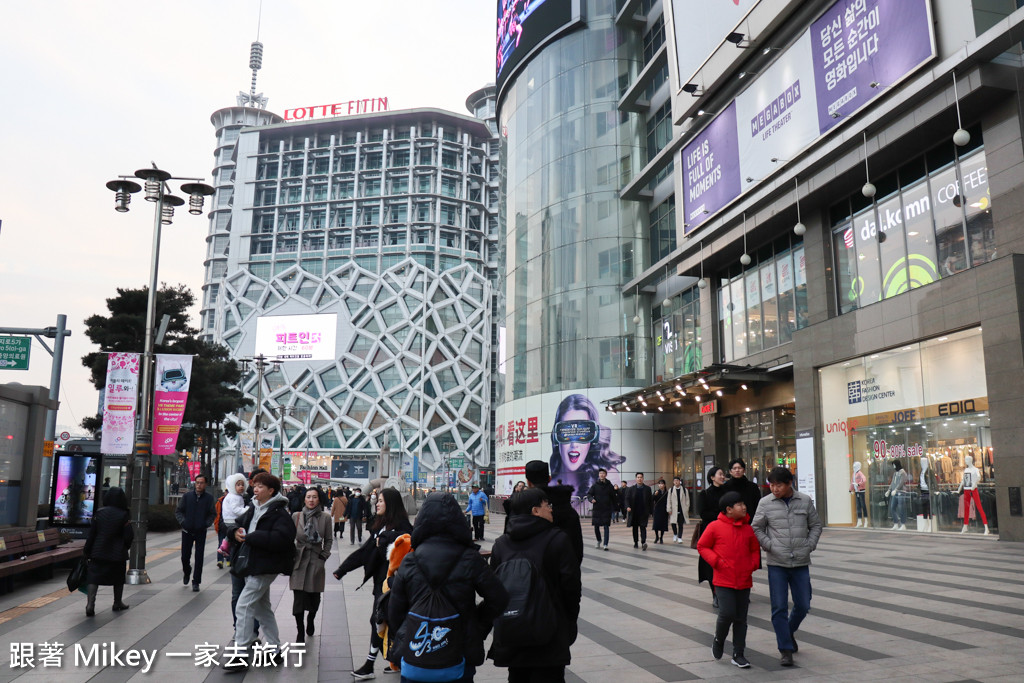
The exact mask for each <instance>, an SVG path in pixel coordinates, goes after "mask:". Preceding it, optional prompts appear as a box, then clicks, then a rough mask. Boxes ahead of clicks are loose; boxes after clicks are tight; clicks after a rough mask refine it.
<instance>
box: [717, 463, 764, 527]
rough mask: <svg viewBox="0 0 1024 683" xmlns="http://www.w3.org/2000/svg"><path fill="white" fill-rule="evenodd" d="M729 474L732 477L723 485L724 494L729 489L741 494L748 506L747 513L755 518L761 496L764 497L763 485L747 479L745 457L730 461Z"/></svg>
mask: <svg viewBox="0 0 1024 683" xmlns="http://www.w3.org/2000/svg"><path fill="white" fill-rule="evenodd" d="M729 474H730V475H731V476H732V478H731V479H729V480H728V481H727V482H725V484H724V485H723V486H722V495H725V494H726V493H728V492H729V491H735V492H736V493H738V494H740V496H741V497H742V498H743V503H744V504H745V505H746V506H747V514H748V515H750V519H754V515H755V514H756V513H757V505H758V503H760V502H761V498H763V496H762V495H761V487H759V486H758V485H757V484H755V483H754V482H752V481H750V480H749V479H747V477H746V474H747V463H745V462H743V458H733V460H732V462H730V463H729Z"/></svg>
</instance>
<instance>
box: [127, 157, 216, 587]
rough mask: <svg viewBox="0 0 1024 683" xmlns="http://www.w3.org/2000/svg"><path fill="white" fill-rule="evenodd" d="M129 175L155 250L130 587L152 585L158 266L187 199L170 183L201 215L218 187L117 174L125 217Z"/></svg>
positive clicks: (146, 171) (165, 176) (142, 172)
mask: <svg viewBox="0 0 1024 683" xmlns="http://www.w3.org/2000/svg"><path fill="white" fill-rule="evenodd" d="M130 177H135V178H140V179H141V180H143V181H144V183H145V199H146V201H148V202H154V210H153V249H152V253H151V254H150V264H149V292H148V293H147V294H148V296H147V298H146V329H145V340H144V342H143V352H142V368H141V370H142V373H141V374H142V378H141V380H142V381H141V386H140V392H141V395H140V397H139V412H138V417H137V420H136V427H135V456H134V459H133V460H132V462H131V487H132V496H131V510H130V513H131V523H132V526H133V527H134V531H135V538H134V540H133V541H132V547H131V550H130V551H129V553H128V575H127V577H126V581H127V582H128V583H129V584H131V585H138V584H142V583H150V579H149V575H148V574H146V526H147V523H148V521H149V467H150V461H151V458H152V440H153V435H152V432H150V423H151V419H150V410H151V407H152V386H153V365H152V363H153V335H154V332H155V327H156V288H157V284H158V282H157V275H158V271H159V267H160V231H161V228H162V227H163V226H164V225H170V224H171V221H172V219H173V218H174V209H175V207H178V206H182V205H183V204H184V203H185V200H184V199H182V198H181V197H176V196H174V195H172V194H170V193H169V190H168V187H167V181H168V180H188V181H190V182H187V183H185V184H183V185H182V186H181V191H182V192H184V193H186V194H188V195H189V209H188V212H189V213H190V214H192V215H195V216H199V215H202V213H203V202H204V200H205V198H206V197H208V196H209V195H212V194H213V193H214V189H213V188H212V187H210V186H209V185H206V184H205V183H202V182H199V181H200V179H199V178H177V177H174V176H172V175H171V174H170V173H168V172H167V171H162V170H160V169H159V168H157V167H156V165H155V164H154V165H153V168H142V169H139V170H138V171H136V172H135V175H134V176H119V177H118V178H117V179H116V180H111V181H110V182H109V183H107V188H108V189H110V190H113V191H114V197H115V200H114V201H115V204H114V210H115V211H117V212H118V213H126V212H127V211H128V204H129V203H130V202H131V199H132V195H133V194H134V193H136V192H138V191H139V190H141V189H142V187H141V186H140V185H139V184H138V183H136V182H135V181H133V180H130V179H129V178H130Z"/></svg>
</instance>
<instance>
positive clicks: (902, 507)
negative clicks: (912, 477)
mask: <svg viewBox="0 0 1024 683" xmlns="http://www.w3.org/2000/svg"><path fill="white" fill-rule="evenodd" d="M892 466H893V467H895V468H896V471H894V472H893V473H892V481H891V482H890V483H889V490H888V491H886V492H885V497H886V498H889V515H890V517H892V528H893V530H895V531H906V529H907V471H906V470H905V469H903V463H901V462H900V461H899V460H893V463H892Z"/></svg>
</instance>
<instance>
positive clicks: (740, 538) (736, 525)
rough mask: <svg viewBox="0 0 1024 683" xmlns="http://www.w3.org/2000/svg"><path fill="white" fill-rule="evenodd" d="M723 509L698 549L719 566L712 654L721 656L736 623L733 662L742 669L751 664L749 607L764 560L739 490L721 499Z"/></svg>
mask: <svg viewBox="0 0 1024 683" xmlns="http://www.w3.org/2000/svg"><path fill="white" fill-rule="evenodd" d="M718 507H719V509H720V510H721V511H722V512H721V513H720V514H719V515H718V519H716V520H715V521H713V522H711V524H708V526H707V529H705V530H704V533H703V534H702V535H701V537H700V540H699V541H698V542H697V551H698V552H699V553H700V556H701V557H703V558H704V561H705V562H707V563H708V564H710V565H711V566H712V568H714V570H715V579H714V581H715V594H716V595H717V596H718V623H717V624H716V625H715V640H714V643H712V645H711V654H713V655H714V657H715V659H721V658H722V653H723V652H724V651H725V637H726V636H727V635H729V627H730V626H732V663H733V664H735V665H736V666H738V667H740V668H741V669H746V668H748V667H749V666H750V662H748V661H747V659H746V657H744V656H743V651H744V649H745V647H746V643H747V608H748V607H750V587H751V586H753V585H754V582H753V580H752V579H751V576H752V575H753V573H754V572H755V571H756V570H757V568H758V565H759V564H760V560H761V546H760V544H759V543H758V542H757V537H756V536H754V530H753V529H752V528H751V526H750V516H749V515H748V514H747V506H746V504H745V503H744V502H743V498H742V497H741V496H740V494H738V493H736V492H735V491H730V492H729V493H727V494H725V495H724V496H722V498H721V500H719V502H718Z"/></svg>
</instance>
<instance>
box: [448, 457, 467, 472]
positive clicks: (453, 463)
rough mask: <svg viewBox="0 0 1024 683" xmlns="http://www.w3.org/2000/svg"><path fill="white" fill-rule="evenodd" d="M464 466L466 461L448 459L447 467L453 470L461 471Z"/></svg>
mask: <svg viewBox="0 0 1024 683" xmlns="http://www.w3.org/2000/svg"><path fill="white" fill-rule="evenodd" d="M465 466H466V461H465V459H463V458H449V459H448V467H449V468H450V469H453V470H461V469H462V468H463V467H465Z"/></svg>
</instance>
